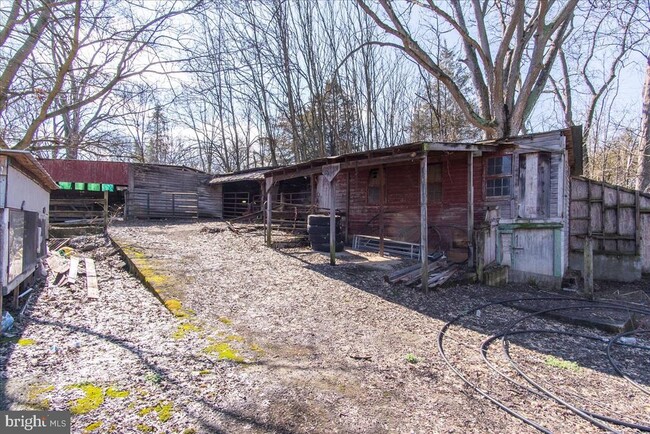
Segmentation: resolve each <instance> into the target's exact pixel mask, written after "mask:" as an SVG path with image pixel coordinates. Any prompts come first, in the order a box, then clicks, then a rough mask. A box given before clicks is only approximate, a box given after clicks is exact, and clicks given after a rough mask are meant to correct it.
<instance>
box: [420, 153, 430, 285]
mask: <svg viewBox="0 0 650 434" xmlns="http://www.w3.org/2000/svg"><path fill="white" fill-rule="evenodd" d="M427 160H428V159H427V153H426V152H425V153H424V155H423V156H422V159H421V160H420V261H421V263H422V270H421V277H420V278H421V279H422V282H426V281H427V280H428V277H429V227H428V217H427V198H428V194H427V182H428V181H427V176H428V161H427ZM424 290H425V291H426V292H428V291H429V287H428V286H427V287H426V288H425V289H424Z"/></svg>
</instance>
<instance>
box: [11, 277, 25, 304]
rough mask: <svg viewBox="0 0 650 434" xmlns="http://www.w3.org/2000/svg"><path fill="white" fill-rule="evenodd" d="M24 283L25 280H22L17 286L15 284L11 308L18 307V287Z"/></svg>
mask: <svg viewBox="0 0 650 434" xmlns="http://www.w3.org/2000/svg"><path fill="white" fill-rule="evenodd" d="M24 283H25V282H22V283H20V284H19V285H18V286H16V287H15V288H14V293H13V301H12V303H11V305H12V306H13V308H14V309H16V310H17V309H18V298H19V296H20V288H22V287H23V284H24Z"/></svg>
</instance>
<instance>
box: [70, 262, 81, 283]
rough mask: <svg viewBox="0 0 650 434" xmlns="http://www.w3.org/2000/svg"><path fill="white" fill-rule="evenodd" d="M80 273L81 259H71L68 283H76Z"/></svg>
mask: <svg viewBox="0 0 650 434" xmlns="http://www.w3.org/2000/svg"><path fill="white" fill-rule="evenodd" d="M78 271H79V257H78V256H72V257H71V258H70V270H69V271H68V282H70V283H75V282H76V281H77V273H78Z"/></svg>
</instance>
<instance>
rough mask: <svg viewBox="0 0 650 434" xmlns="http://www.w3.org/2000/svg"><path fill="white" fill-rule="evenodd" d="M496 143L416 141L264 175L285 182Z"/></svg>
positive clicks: (488, 147) (485, 147) (493, 148)
mask: <svg viewBox="0 0 650 434" xmlns="http://www.w3.org/2000/svg"><path fill="white" fill-rule="evenodd" d="M499 145H500V144H499V143H489V144H479V143H465V142H428V141H419V142H412V143H405V144H402V145H397V146H391V147H389V148H380V149H373V150H370V151H360V152H351V153H348V154H341V155H336V156H332V157H324V158H316V159H313V160H310V161H306V162H303V163H298V164H294V165H291V166H286V167H279V168H275V169H273V170H269V171H267V172H266V173H265V176H266V177H269V176H273V177H274V178H277V179H286V178H289V177H291V176H292V175H291V174H293V176H300V175H307V174H309V173H314V174H316V173H320V171H321V167H322V166H326V165H329V164H336V163H342V164H345V165H348V166H355V165H358V166H361V165H368V164H385V163H390V162H397V161H409V160H415V159H416V158H418V156H419V155H421V154H422V153H423V152H425V151H436V150H439V151H445V152H468V151H481V150H482V151H496V150H497V148H498V146H499Z"/></svg>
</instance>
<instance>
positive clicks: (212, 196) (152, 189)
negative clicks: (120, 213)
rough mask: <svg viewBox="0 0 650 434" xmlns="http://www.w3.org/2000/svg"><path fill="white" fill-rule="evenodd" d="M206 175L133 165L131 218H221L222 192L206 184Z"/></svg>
mask: <svg viewBox="0 0 650 434" xmlns="http://www.w3.org/2000/svg"><path fill="white" fill-rule="evenodd" d="M207 179H208V177H207V175H206V174H204V173H202V172H197V171H195V170H192V169H189V168H186V167H180V166H163V165H151V164H133V165H132V166H131V170H130V173H129V192H128V194H127V204H126V205H127V216H128V217H131V218H196V217H199V216H201V217H220V216H221V210H222V206H223V204H222V202H221V201H222V199H221V193H220V191H219V189H218V188H212V187H211V186H209V185H204V181H206V180H207Z"/></svg>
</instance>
